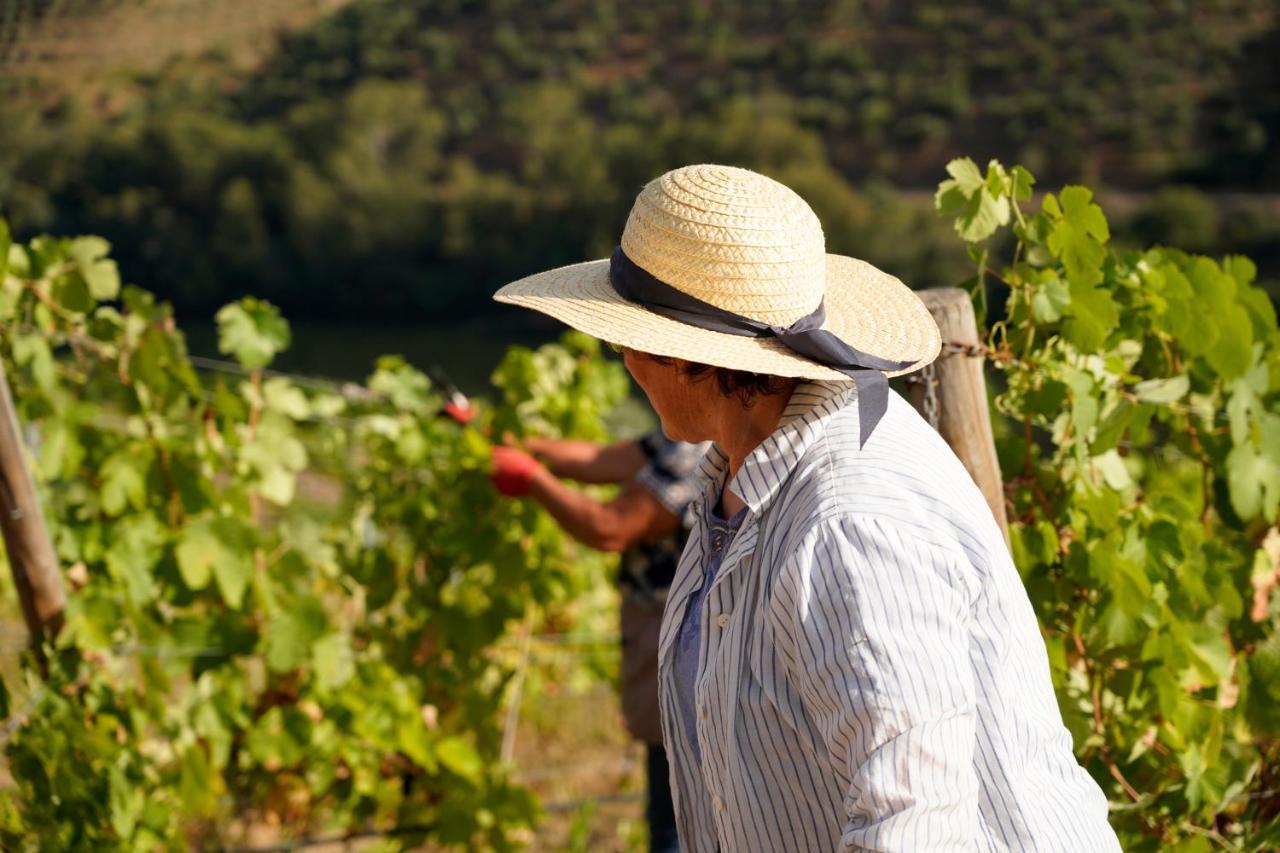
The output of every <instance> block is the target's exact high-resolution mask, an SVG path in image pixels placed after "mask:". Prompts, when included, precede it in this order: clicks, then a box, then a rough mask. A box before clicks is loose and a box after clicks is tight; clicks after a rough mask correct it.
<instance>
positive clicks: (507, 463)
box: [489, 446, 542, 498]
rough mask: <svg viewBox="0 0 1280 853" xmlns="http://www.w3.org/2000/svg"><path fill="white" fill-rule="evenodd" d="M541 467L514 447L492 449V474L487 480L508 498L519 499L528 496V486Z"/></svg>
mask: <svg viewBox="0 0 1280 853" xmlns="http://www.w3.org/2000/svg"><path fill="white" fill-rule="evenodd" d="M541 468H542V465H541V464H539V463H538V460H536V459H534V458H533V457H532V456H530V455H529V454H528V453H525V452H524V451H523V450H516V449H515V448H514V447H502V446H496V447H494V448H493V473H492V474H490V475H489V479H490V480H492V481H493V485H494V488H496V489H497V490H498V491H499V492H501V493H502V494H504V495H506V496H507V497H509V498H521V497H524V496H525V495H527V494H529V486H530V484H531V483H532V482H533V477H534V475H535V474H537V473H538V471H539V470H541Z"/></svg>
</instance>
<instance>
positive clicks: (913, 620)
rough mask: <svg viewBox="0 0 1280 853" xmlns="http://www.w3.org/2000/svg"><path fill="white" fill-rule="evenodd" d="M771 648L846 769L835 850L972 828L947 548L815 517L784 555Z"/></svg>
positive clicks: (965, 680) (958, 584) (965, 708)
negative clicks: (797, 543)
mask: <svg viewBox="0 0 1280 853" xmlns="http://www.w3.org/2000/svg"><path fill="white" fill-rule="evenodd" d="M777 583H778V585H777V588H776V590H775V595H774V599H773V604H772V610H771V616H772V619H773V622H774V628H775V630H776V636H777V638H778V639H777V642H778V651H779V654H780V657H781V658H782V659H783V661H784V666H785V668H786V669H788V670H789V678H790V680H791V682H792V685H793V687H794V688H795V689H796V691H797V692H798V694H799V696H800V699H801V702H802V703H803V706H804V708H805V711H806V712H807V714H808V716H809V718H810V720H811V722H812V724H813V725H814V727H815V728H816V730H817V731H818V733H819V734H820V736H821V738H822V740H823V742H824V744H825V746H826V748H827V751H828V754H829V756H830V760H831V762H832V764H833V765H834V766H835V767H836V769H837V770H838V771H839V772H840V773H841V775H842V777H844V778H847V779H849V780H850V782H849V787H848V791H847V792H846V795H845V799H844V808H845V818H846V821H845V827H844V832H843V837H842V843H841V848H840V849H841V850H842V851H853V850H886V851H887V850H943V849H946V850H961V849H973V848H974V847H976V844H977V841H978V838H979V831H980V830H979V822H978V821H979V818H978V782H977V775H976V772H975V770H974V764H973V762H974V755H973V751H974V740H975V731H974V727H975V710H974V707H975V696H974V689H975V688H974V678H973V674H972V669H971V663H970V660H969V651H968V649H969V638H968V636H967V632H966V623H967V619H968V617H967V614H968V611H969V595H968V591H967V588H966V585H965V583H964V576H963V575H961V574H960V566H959V564H958V561H957V559H956V558H954V557H953V556H951V555H949V554H947V553H946V552H944V551H942V550H941V549H938V548H935V547H934V546H931V545H928V544H926V543H922V542H919V541H918V540H915V539H913V538H911V537H909V536H904V535H902V534H901V533H900V532H899V531H898V530H896V529H894V527H893V526H892V525H891V524H886V523H885V522H882V521H881V520H879V519H874V518H864V517H855V518H836V519H831V520H828V521H825V522H822V523H820V524H819V525H818V526H817V527H815V529H814V530H813V531H811V532H810V533H809V534H808V535H806V536H805V537H804V539H803V541H802V542H801V546H800V548H799V549H798V550H797V551H796V553H794V554H793V555H792V556H791V557H790V558H789V559H788V560H787V561H786V562H785V563H784V565H783V566H782V568H781V572H780V574H779V575H778V582H777Z"/></svg>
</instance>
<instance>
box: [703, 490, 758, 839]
mask: <svg viewBox="0 0 1280 853" xmlns="http://www.w3.org/2000/svg"><path fill="white" fill-rule="evenodd" d="M753 515H754V514H749V515H748V517H747V518H745V519H743V521H742V524H741V525H739V527H738V529H737V530H736V531H734V530H731V529H726V528H724V527H722V526H720V525H718V524H717V525H713V526H711V527H710V528H709V531H708V533H707V548H708V549H709V550H710V553H711V560H709V561H708V565H711V563H712V561H718V563H719V565H718V566H717V568H716V571H715V572H714V577H708V576H707V575H711V574H712V573H711V572H707V575H704V577H703V583H704V584H707V583H709V584H710V585H711V586H710V588H708V589H707V591H706V594H705V596H704V598H703V601H702V607H703V613H702V615H703V618H702V624H701V631H700V633H701V637H700V642H701V644H702V646H703V649H704V652H703V655H704V656H703V660H705V661H707V666H706V671H705V672H704V673H703V677H702V678H701V679H700V680H699V682H698V684H696V685H695V686H694V706H695V707H694V710H695V713H696V714H697V722H696V725H697V728H698V740H699V742H700V743H701V744H704V745H705V744H710V743H712V741H711V740H709V739H708V736H709V734H710V733H709V731H708V729H707V725H708V723H709V717H710V714H711V713H712V710H713V709H712V707H711V706H710V705H709V704H708V699H707V695H708V694H709V693H714V692H718V691H717V690H715V689H713V687H712V682H713V681H714V680H715V679H716V678H717V677H719V675H720V673H719V672H718V671H717V670H716V666H715V661H716V660H717V658H718V655H719V651H720V642H721V640H722V639H723V637H724V633H725V631H726V629H727V628H728V627H729V625H730V623H731V621H732V614H733V608H734V595H733V592H734V589H735V588H736V586H737V584H736V583H734V581H733V574H734V572H735V570H737V569H738V568H739V567H740V565H741V564H742V562H743V561H744V560H747V559H748V558H749V557H750V556H751V552H752V550H753V548H754V544H755V541H756V539H757V534H758V527H757V520H756V519H755V518H754V517H753ZM704 688H705V689H704ZM702 751H703V754H704V755H705V754H706V748H705V746H704V748H703V750H702ZM717 751H719V750H717ZM715 782H716V779H715V774H709V773H706V772H705V770H704V772H703V784H704V785H705V786H706V789H707V792H708V793H709V794H710V795H711V796H710V799H711V807H712V809H713V815H714V820H715V823H716V828H717V832H718V835H719V836H720V837H721V838H724V837H725V832H724V827H723V819H724V814H725V808H726V806H725V802H724V796H723V792H722V791H721V790H720V789H719V788H718V787H717V785H716V784H715Z"/></svg>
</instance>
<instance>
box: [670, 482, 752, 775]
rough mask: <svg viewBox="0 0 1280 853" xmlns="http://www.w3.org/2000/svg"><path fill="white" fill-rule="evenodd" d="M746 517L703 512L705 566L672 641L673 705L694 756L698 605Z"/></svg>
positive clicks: (744, 510) (742, 513) (741, 512)
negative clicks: (673, 656) (673, 648)
mask: <svg viewBox="0 0 1280 853" xmlns="http://www.w3.org/2000/svg"><path fill="white" fill-rule="evenodd" d="M746 516H747V508H746V507H743V508H742V509H741V510H739V511H738V512H737V513H736V514H735V515H734V516H733V518H730V519H725V518H723V517H721V516H720V514H719V513H718V512H716V511H715V510H713V509H709V508H708V509H704V511H703V519H704V522H705V523H704V525H703V536H702V553H704V554H706V555H707V560H706V565H705V566H704V567H703V570H702V586H701V587H699V588H698V589H697V591H695V592H694V593H693V595H691V596H690V597H689V603H688V605H687V606H686V607H685V611H684V620H683V621H682V622H681V623H680V634H679V636H678V637H677V638H676V649H675V661H674V666H675V688H676V704H677V705H678V706H679V709H680V719H681V722H682V723H683V724H684V730H685V734H687V735H688V737H689V743H691V744H692V745H693V752H694V755H695V756H697V757H698V758H699V759H701V757H702V753H701V750H700V749H699V747H698V715H697V711H696V709H695V707H694V704H695V703H694V685H695V684H696V683H697V680H698V652H699V647H700V642H699V635H700V634H701V631H702V603H703V601H705V600H706V597H707V591H708V590H710V589H711V584H712V583H713V582H714V581H715V579H716V575H717V574H718V573H719V571H720V564H721V563H722V562H724V555H725V552H726V551H728V550H729V545H730V543H732V542H733V536H734V534H735V533H736V532H737V530H738V528H739V527H741V526H742V520H743V519H744V518H746Z"/></svg>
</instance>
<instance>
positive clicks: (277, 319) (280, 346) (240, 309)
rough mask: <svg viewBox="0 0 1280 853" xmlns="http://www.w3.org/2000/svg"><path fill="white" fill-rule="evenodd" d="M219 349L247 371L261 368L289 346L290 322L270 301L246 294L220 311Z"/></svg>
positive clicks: (218, 317)
mask: <svg viewBox="0 0 1280 853" xmlns="http://www.w3.org/2000/svg"><path fill="white" fill-rule="evenodd" d="M216 319H217V322H218V352H221V353H224V354H228V355H231V356H233V357H234V358H235V359H236V361H238V362H240V366H241V367H243V368H245V369H246V370H260V369H262V368H264V367H266V366H267V365H268V364H270V363H271V362H272V361H273V360H274V359H275V357H276V356H277V355H278V354H279V353H281V352H282V351H284V350H286V349H288V347H289V340H290V336H289V324H288V322H286V321H285V319H284V318H283V317H281V316H280V312H279V310H277V309H276V307H275V306H274V305H272V304H271V303H269V302H264V301H262V300H260V299H255V298H253V297H252V296H248V297H245V298H244V299H241V300H240V301H239V302H233V303H231V304H230V305H224V306H223V307H222V308H221V309H220V310H219V311H218V313H217V315H216Z"/></svg>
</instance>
